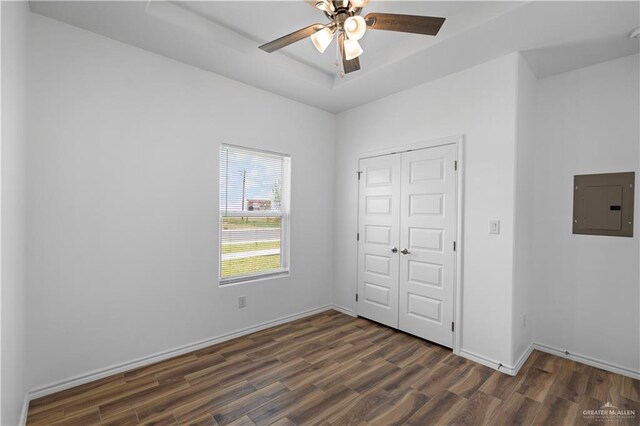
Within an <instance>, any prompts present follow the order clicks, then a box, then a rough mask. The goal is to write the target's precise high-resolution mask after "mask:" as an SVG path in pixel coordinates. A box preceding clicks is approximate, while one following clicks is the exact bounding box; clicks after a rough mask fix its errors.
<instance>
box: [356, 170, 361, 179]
mask: <svg viewBox="0 0 640 426" xmlns="http://www.w3.org/2000/svg"><path fill="white" fill-rule="evenodd" d="M356 174H357V175H358V180H360V175H361V174H362V172H360V171H358V172H356Z"/></svg>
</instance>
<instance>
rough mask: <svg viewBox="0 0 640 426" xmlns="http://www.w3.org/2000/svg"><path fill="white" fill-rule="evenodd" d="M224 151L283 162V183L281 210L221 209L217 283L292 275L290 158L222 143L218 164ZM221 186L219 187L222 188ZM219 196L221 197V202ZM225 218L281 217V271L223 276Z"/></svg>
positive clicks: (271, 152)
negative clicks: (250, 154)
mask: <svg viewBox="0 0 640 426" xmlns="http://www.w3.org/2000/svg"><path fill="white" fill-rule="evenodd" d="M224 148H231V149H237V150H242V151H248V152H255V153H257V154H259V155H262V156H265V155H267V156H273V157H277V158H281V159H282V180H281V185H282V186H281V188H280V211H278V212H274V211H261V210H256V211H237V210H223V209H222V206H218V232H219V240H218V282H219V285H221V286H223V285H227V284H235V283H245V282H251V281H259V280H264V279H268V278H276V277H282V276H286V275H289V267H290V266H289V262H290V261H289V252H290V250H289V234H290V230H289V225H290V216H291V213H290V200H291V156H290V155H289V154H282V153H279V152H273V151H266V150H262V149H256V148H250V147H245V146H239V145H231V144H221V146H220V150H219V154H218V155H219V162H218V164H221V163H222V152H223V149H224ZM219 174H220V170H219V172H218V182H220V176H219ZM219 186H220V185H218V188H219ZM219 202H220V197H219V196H218V203H219ZM225 217H279V218H280V269H279V270H277V271H270V272H258V273H251V274H245V275H235V276H233V277H229V278H223V277H222V221H223V219H224V218H225Z"/></svg>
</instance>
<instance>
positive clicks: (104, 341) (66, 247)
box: [27, 15, 335, 388]
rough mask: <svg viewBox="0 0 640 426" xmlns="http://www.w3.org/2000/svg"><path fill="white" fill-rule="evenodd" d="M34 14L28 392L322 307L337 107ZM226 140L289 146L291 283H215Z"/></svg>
mask: <svg viewBox="0 0 640 426" xmlns="http://www.w3.org/2000/svg"><path fill="white" fill-rule="evenodd" d="M31 23H32V27H31V36H30V49H29V54H30V55H29V61H30V74H29V118H30V122H29V127H30V133H29V152H28V200H27V203H28V210H29V215H28V226H29V232H28V247H29V250H28V261H29V277H28V278H29V291H28V306H29V331H30V335H29V338H28V342H29V346H28V347H29V359H28V364H29V385H30V387H31V388H33V387H37V386H42V385H46V384H48V383H51V382H55V381H58V380H62V379H67V378H70V377H73V376H75V375H78V374H82V373H87V372H90V371H92V370H95V369H100V368H104V367H108V366H111V365H113V364H118V363H122V362H125V361H129V360H132V359H135V358H138V357H142V356H147V355H150V354H154V353H156V352H159V351H164V350H167V349H171V348H174V347H177V346H180V345H184V344H188V343H192V342H196V341H199V340H202V339H206V338H210V337H214V336H218V335H221V334H223V333H228V332H231V331H234V330H238V329H242V328H245V327H248V326H252V325H256V324H260V323H263V322H265V321H269V320H274V319H277V318H280V317H283V316H287V315H290V314H296V313H299V312H303V311H306V310H310V309H312V308H316V307H319V306H323V305H327V304H329V303H331V271H332V253H331V248H332V232H331V229H332V224H333V216H332V211H333V199H332V191H331V189H332V186H333V183H332V179H333V136H334V135H333V129H334V127H335V116H333V115H331V114H328V113H326V112H322V111H320V110H317V109H314V108H311V107H308V106H305V105H302V104H299V103H296V102H293V101H290V100H287V99H284V98H281V97H278V96H276V95H273V94H269V93H267V92H264V91H260V90H257V89H255V88H251V87H249V86H246V85H243V84H240V83H237V82H234V81H232V80H229V79H226V78H223V77H220V76H216V75H214V74H211V73H209V72H205V71H202V70H199V69H196V68H192V67H189V66H186V65H183V64H180V63H178V62H175V61H172V60H169V59H167V58H164V57H161V56H158V55H155V54H152V53H149V52H146V51H143V50H140V49H137V48H134V47H130V46H127V45H125V44H121V43H119V42H116V41H113V40H110V39H107V38H104V37H101V36H98V35H96V34H93V33H90V32H87V31H84V30H80V29H78V28H74V27H71V26H67V25H65V24H62V23H59V22H57V21H53V20H50V19H48V18H44V17H41V16H38V15H33V16H32V19H31ZM224 142H226V143H233V144H237V145H244V146H252V147H259V148H264V149H269V150H272V151H278V152H284V153H289V154H291V158H292V206H291V214H292V218H291V227H292V232H291V235H292V240H291V275H290V277H287V278H278V279H271V280H266V281H262V282H256V283H248V284H247V283H245V284H239V285H230V286H226V287H224V288H220V287H219V286H218V282H217V274H218V263H217V258H218V239H219V237H218V219H217V217H218V180H219V179H218V162H219V155H218V153H219V146H220V143H224ZM240 295H246V296H247V304H248V307H247V308H246V309H244V310H238V307H237V306H238V302H237V298H238V296H240Z"/></svg>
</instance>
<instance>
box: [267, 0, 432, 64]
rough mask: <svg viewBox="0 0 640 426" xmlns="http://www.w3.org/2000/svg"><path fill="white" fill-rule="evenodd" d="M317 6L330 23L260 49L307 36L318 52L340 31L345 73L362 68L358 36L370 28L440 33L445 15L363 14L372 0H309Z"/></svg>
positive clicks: (307, 0) (429, 33) (306, 29)
mask: <svg viewBox="0 0 640 426" xmlns="http://www.w3.org/2000/svg"><path fill="white" fill-rule="evenodd" d="M305 1H306V2H307V3H309V4H311V5H312V6H313V7H315V8H316V9H319V10H321V11H323V12H324V14H325V16H326V17H327V18H328V19H329V21H330V22H329V23H328V24H313V25H309V26H308V27H305V28H302V29H300V30H298V31H294V32H292V33H291V34H287V35H286V36H283V37H280V38H279V39H276V40H273V41H271V42H269V43H266V44H263V45H262V46H260V49H262V50H264V51H265V52H268V53H271V52H275V51H276V50H278V49H282V48H283V47H286V46H288V45H290V44H292V43H295V42H297V41H300V40H302V39H304V38H307V37H311V41H312V42H313V45H314V46H315V48H316V49H318V52H320V53H323V52H324V51H325V49H326V48H327V46H329V44H330V43H331V41H332V40H333V37H334V36H335V35H336V34H338V48H339V50H340V56H341V57H342V68H343V70H344V73H345V74H348V73H350V72H353V71H357V70H359V69H360V60H359V59H358V57H359V56H360V55H361V54H362V47H361V46H360V43H358V40H360V39H361V38H362V36H363V35H364V33H365V31H366V29H367V28H369V29H372V30H384V31H399V32H404V33H414V34H425V35H432V36H434V35H436V34H438V31H440V27H442V24H443V23H444V20H445V18H436V17H431V16H415V15H398V14H394V13H368V14H367V15H366V16H365V17H364V18H363V17H362V16H360V13H361V12H362V8H363V7H364V6H366V5H367V3H368V2H369V0H305Z"/></svg>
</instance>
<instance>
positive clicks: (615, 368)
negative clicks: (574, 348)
mask: <svg viewBox="0 0 640 426" xmlns="http://www.w3.org/2000/svg"><path fill="white" fill-rule="evenodd" d="M533 348H534V349H537V350H539V351H541V352H546V353H548V354H551V355H557V356H559V357H562V358H568V359H571V360H574V361H577V362H581V363H583V364H587V365H590V366H592V367H596V368H600V369H602V370H606V371H610V372H612V373H616V374H621V375H623V376H627V377H631V378H633V379H640V371H634V370H631V369H629V368H626V367H621V366H619V365H615V364H611V363H609V362H605V361H601V360H599V359H595V358H591V357H589V356H586V355H581V354H575V353H571V352H570V353H569V354H568V355H567V354H566V353H565V351H564V350H562V349H558V348H555V347H553V346H548V345H543V344H541V343H534V344H533Z"/></svg>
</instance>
